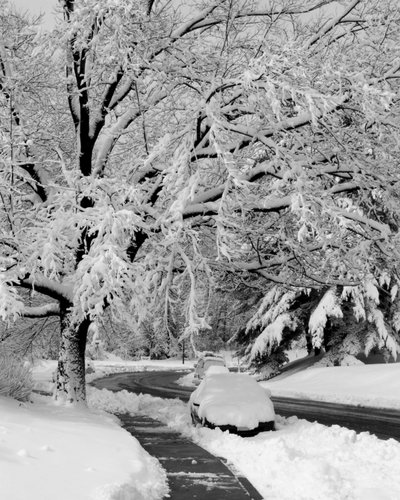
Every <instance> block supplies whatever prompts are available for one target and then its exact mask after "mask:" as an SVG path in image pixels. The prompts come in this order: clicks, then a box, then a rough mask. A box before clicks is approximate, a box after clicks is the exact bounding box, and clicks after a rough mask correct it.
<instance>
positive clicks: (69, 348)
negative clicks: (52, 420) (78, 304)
mask: <svg viewBox="0 0 400 500" xmlns="http://www.w3.org/2000/svg"><path fill="white" fill-rule="evenodd" d="M60 312H61V314H60V323H61V343H60V351H59V357H58V366H57V380H56V391H55V399H56V400H57V401H60V402H62V403H84V402H85V401H86V384H85V349H86V339H87V332H88V328H89V325H90V319H89V318H85V319H84V320H83V321H82V322H81V323H73V322H72V320H71V313H70V312H69V310H68V308H67V307H65V306H63V305H62V304H61V306H60Z"/></svg>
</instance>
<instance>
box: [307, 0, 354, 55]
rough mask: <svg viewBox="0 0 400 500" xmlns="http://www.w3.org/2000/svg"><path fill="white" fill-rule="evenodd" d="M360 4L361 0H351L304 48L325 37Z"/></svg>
mask: <svg viewBox="0 0 400 500" xmlns="http://www.w3.org/2000/svg"><path fill="white" fill-rule="evenodd" d="M360 2H361V0H353V2H351V4H350V5H349V6H348V7H347V8H346V9H345V10H344V11H343V12H341V13H340V14H339V15H338V16H337V17H335V18H334V19H332V20H331V21H330V22H329V23H327V24H325V25H324V26H323V27H322V28H321V29H320V30H319V31H318V33H316V34H315V35H314V36H313V37H312V38H311V39H310V40H309V41H308V43H307V45H306V48H307V49H308V48H310V47H311V46H312V45H314V44H315V43H317V42H318V40H320V39H321V38H322V37H323V36H325V35H326V34H327V33H329V31H331V30H332V29H333V28H334V27H335V26H337V25H338V24H340V23H341V22H342V21H343V19H344V18H345V17H346V16H347V14H350V12H351V11H352V10H354V9H355V8H356V7H357V5H358V4H359V3H360Z"/></svg>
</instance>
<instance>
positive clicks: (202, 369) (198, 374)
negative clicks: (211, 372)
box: [193, 353, 226, 383]
mask: <svg viewBox="0 0 400 500" xmlns="http://www.w3.org/2000/svg"><path fill="white" fill-rule="evenodd" d="M210 366H224V367H226V365H225V361H224V358H223V357H222V356H218V355H217V354H209V353H207V355H205V356H202V357H201V358H200V359H199V360H198V361H197V364H196V366H195V369H194V377H193V378H194V383H199V382H200V380H201V379H202V378H203V377H204V375H205V374H206V372H207V370H208V369H209V368H210Z"/></svg>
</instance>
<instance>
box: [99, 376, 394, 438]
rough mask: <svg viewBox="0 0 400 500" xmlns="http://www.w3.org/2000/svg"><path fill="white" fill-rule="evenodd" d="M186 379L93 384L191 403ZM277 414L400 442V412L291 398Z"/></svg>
mask: <svg viewBox="0 0 400 500" xmlns="http://www.w3.org/2000/svg"><path fill="white" fill-rule="evenodd" d="M182 375H183V373H182V372H176V371H149V372H137V373H121V374H116V375H110V376H109V377H107V378H106V379H99V380H96V381H94V383H93V385H95V386H96V387H98V388H99V389H101V388H102V387H106V386H107V388H108V389H113V388H114V389H115V390H118V389H119V390H121V389H126V390H128V391H130V392H135V393H144V394H150V395H152V396H158V397H162V398H180V399H182V400H183V401H188V399H189V396H190V393H191V391H192V389H191V388H188V387H183V386H179V385H177V384H176V380H177V379H178V378H179V377H181V376H182ZM272 399H273V402H274V406H275V412H276V413H277V414H279V415H283V416H285V417H288V416H291V415H296V416H297V417H299V418H304V419H306V420H309V421H311V422H314V421H317V422H320V423H321V424H325V425H340V426H342V427H347V428H349V429H353V430H355V431H356V432H363V431H368V432H370V433H372V434H375V435H376V436H378V437H379V438H381V439H389V438H393V439H396V440H397V441H400V411H398V410H386V409H375V408H363V407H359V406H351V405H341V404H333V403H324V402H320V401H310V400H300V399H292V398H280V397H279V398H278V397H274V398H272Z"/></svg>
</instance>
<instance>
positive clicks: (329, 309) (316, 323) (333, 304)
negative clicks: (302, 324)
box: [308, 288, 343, 347]
mask: <svg viewBox="0 0 400 500" xmlns="http://www.w3.org/2000/svg"><path fill="white" fill-rule="evenodd" d="M329 317H333V318H342V317H343V312H342V309H341V307H340V303H339V299H338V297H337V295H336V293H335V291H334V290H333V289H332V288H330V289H329V290H328V291H327V292H326V293H325V295H324V296H323V297H322V299H321V300H320V302H319V303H318V305H317V307H316V308H315V309H314V311H313V312H312V314H311V316H310V319H309V322H308V329H309V331H310V333H311V336H312V343H313V346H314V347H321V345H322V342H323V337H324V329H325V326H326V323H327V321H328V319H329Z"/></svg>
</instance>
